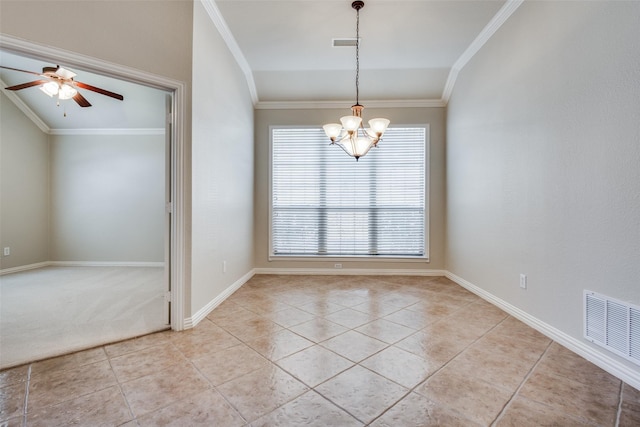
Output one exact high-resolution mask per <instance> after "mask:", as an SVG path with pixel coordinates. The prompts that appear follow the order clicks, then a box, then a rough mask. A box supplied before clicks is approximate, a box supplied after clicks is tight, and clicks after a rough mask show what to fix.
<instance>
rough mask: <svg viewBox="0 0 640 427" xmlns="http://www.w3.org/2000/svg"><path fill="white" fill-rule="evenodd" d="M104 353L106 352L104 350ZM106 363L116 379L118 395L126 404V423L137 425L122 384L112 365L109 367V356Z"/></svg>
mask: <svg viewBox="0 0 640 427" xmlns="http://www.w3.org/2000/svg"><path fill="white" fill-rule="evenodd" d="M105 353H106V350H105ZM107 362H108V363H109V367H110V368H111V372H113V376H114V377H115V379H116V384H117V385H118V390H120V394H121V395H122V398H123V399H124V403H126V404H127V409H129V413H130V414H131V417H132V418H131V420H129V421H127V422H130V421H134V422H135V423H136V424H138V421H137V419H136V418H137V417H136V414H135V413H134V412H133V409H131V404H130V403H129V399H127V395H126V394H125V393H124V390H122V383H121V382H120V380H119V379H118V376H117V375H116V371H115V370H114V369H113V365H111V358H110V357H109V355H108V354H107Z"/></svg>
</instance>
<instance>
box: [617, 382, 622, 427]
mask: <svg viewBox="0 0 640 427" xmlns="http://www.w3.org/2000/svg"><path fill="white" fill-rule="evenodd" d="M623 398H624V381H620V393H619V394H618V411H617V413H616V422H615V427H618V426H619V425H620V417H621V416H622V400H623Z"/></svg>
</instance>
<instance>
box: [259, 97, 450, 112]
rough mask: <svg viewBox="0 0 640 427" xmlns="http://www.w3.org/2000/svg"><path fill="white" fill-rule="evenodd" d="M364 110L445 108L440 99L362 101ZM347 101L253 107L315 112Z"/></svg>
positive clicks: (348, 105)
mask: <svg viewBox="0 0 640 427" xmlns="http://www.w3.org/2000/svg"><path fill="white" fill-rule="evenodd" d="M362 104H363V105H364V106H365V108H431V107H445V106H446V105H447V104H446V102H444V101H443V100H442V99H406V100H389V101H375V100H374V101H362ZM350 106H351V103H350V102H348V101H265V102H258V103H257V104H256V105H255V108H256V110H316V109H332V108H347V109H348V108H349V107H350Z"/></svg>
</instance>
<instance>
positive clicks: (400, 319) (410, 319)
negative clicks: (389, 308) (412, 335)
mask: <svg viewBox="0 0 640 427" xmlns="http://www.w3.org/2000/svg"><path fill="white" fill-rule="evenodd" d="M383 319H384V320H389V321H391V322H393V323H397V324H399V325H402V326H406V327H408V328H411V329H415V330H419V329H422V328H424V327H425V326H427V325H428V324H429V323H433V322H435V321H436V320H437V319H434V318H433V317H432V316H428V315H424V314H423V313H421V312H419V311H411V310H409V308H405V309H402V310H400V311H396V312H395V313H391V314H390V315H388V316H385V317H384V318H383Z"/></svg>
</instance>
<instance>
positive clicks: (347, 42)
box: [331, 37, 358, 47]
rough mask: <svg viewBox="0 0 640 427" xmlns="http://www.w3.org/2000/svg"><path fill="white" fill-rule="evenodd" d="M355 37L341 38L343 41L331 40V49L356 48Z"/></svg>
mask: <svg viewBox="0 0 640 427" xmlns="http://www.w3.org/2000/svg"><path fill="white" fill-rule="evenodd" d="M356 40H358V39H357V38H355V37H350V38H343V39H331V46H333V47H355V46H356Z"/></svg>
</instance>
